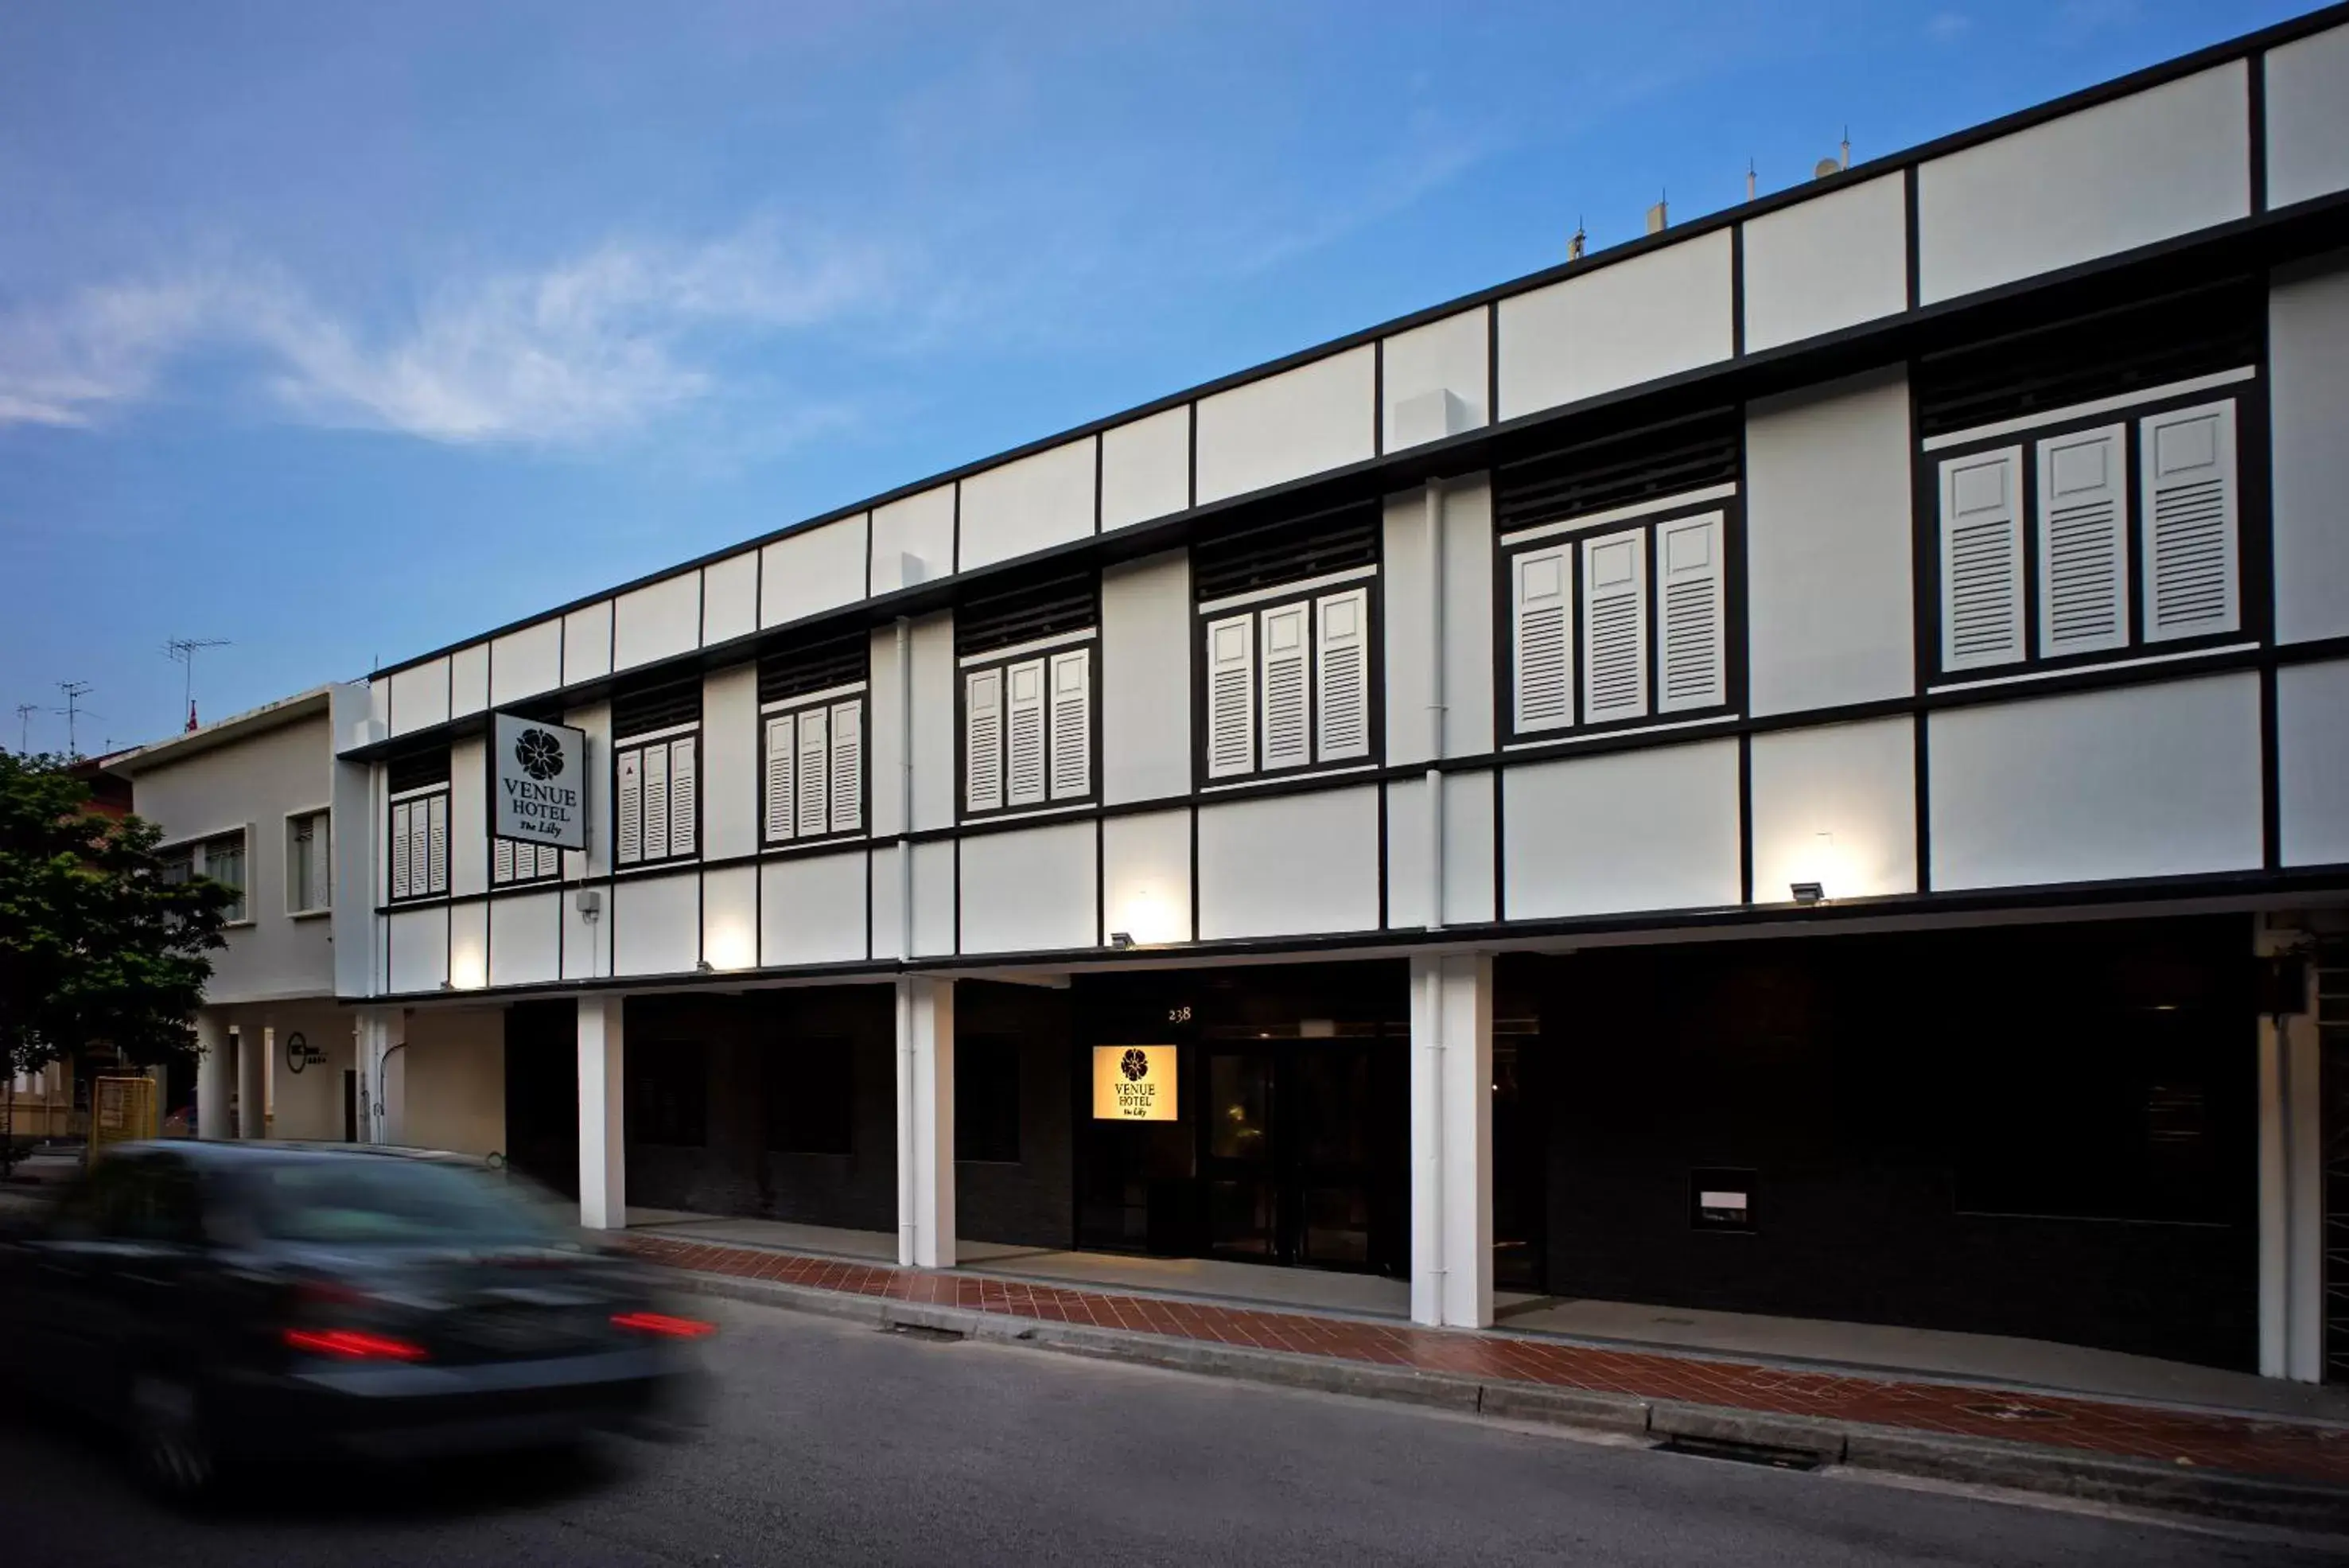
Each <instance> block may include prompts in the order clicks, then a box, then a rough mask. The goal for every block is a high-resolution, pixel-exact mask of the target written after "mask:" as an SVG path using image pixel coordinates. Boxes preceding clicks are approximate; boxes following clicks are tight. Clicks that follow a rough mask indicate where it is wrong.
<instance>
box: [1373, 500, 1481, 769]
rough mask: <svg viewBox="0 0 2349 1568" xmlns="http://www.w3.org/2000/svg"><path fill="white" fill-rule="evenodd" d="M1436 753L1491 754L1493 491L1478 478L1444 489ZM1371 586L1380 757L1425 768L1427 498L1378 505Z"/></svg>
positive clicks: (1430, 668)
mask: <svg viewBox="0 0 2349 1568" xmlns="http://www.w3.org/2000/svg"><path fill="white" fill-rule="evenodd" d="M1443 507H1444V692H1443V698H1442V701H1443V703H1444V711H1443V712H1442V713H1441V714H1440V715H1438V719H1439V721H1440V722H1441V723H1442V724H1443V726H1444V732H1443V737H1442V745H1443V748H1444V749H1443V754H1444V755H1445V756H1447V757H1460V756H1469V755H1473V754H1475V753H1479V752H1489V751H1491V750H1492V749H1493V490H1492V486H1491V484H1490V483H1488V482H1487V481H1486V479H1485V475H1483V474H1481V473H1479V474H1475V475H1473V476H1471V477H1469V478H1465V479H1460V480H1454V481H1453V482H1451V483H1447V484H1446V485H1445V486H1444V499H1443ZM1381 550H1382V553H1383V558H1384V563H1385V574H1384V576H1382V577H1381V579H1380V583H1379V587H1380V590H1381V596H1382V599H1381V605H1382V615H1383V618H1384V620H1385V637H1386V647H1385V672H1386V754H1387V760H1388V761H1389V762H1392V763H1419V762H1425V761H1426V760H1427V756H1428V703H1429V702H1430V701H1434V696H1433V693H1432V691H1430V685H1431V680H1430V677H1431V676H1432V674H1433V670H1434V664H1433V659H1430V657H1429V654H1428V634H1429V632H1430V631H1431V630H1432V629H1433V623H1432V622H1431V621H1430V619H1429V612H1430V609H1431V605H1430V601H1429V593H1428V589H1429V586H1430V584H1431V582H1432V581H1433V579H1432V577H1431V576H1430V574H1429V572H1428V569H1427V493H1426V492H1425V491H1424V490H1406V491H1403V492H1401V493H1398V494H1394V495H1390V496H1388V497H1387V500H1386V517H1385V530H1384V539H1383V542H1382V545H1381Z"/></svg>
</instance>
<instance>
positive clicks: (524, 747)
mask: <svg viewBox="0 0 2349 1568" xmlns="http://www.w3.org/2000/svg"><path fill="white" fill-rule="evenodd" d="M514 761H516V762H518V763H521V764H522V771H523V772H524V773H526V774H529V775H530V776H531V777H533V778H534V779H537V780H539V781H540V782H541V783H543V782H545V781H546V780H548V779H551V778H553V777H554V775H555V774H559V773H561V772H562V771H563V742H561V741H558V740H556V739H555V738H554V736H553V735H550V734H548V733H547V732H545V731H543V730H524V731H523V732H522V733H521V734H519V735H516V736H515V737H514Z"/></svg>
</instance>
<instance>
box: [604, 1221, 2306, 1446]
mask: <svg viewBox="0 0 2349 1568" xmlns="http://www.w3.org/2000/svg"><path fill="white" fill-rule="evenodd" d="M629 1245H630V1246H632V1247H633V1248H634V1249H635V1250H636V1251H637V1252H639V1253H640V1254H642V1255H643V1256H644V1257H646V1258H647V1259H650V1260H652V1261H653V1262H660V1263H666V1264H668V1265H670V1266H672V1267H675V1268H680V1269H690V1270H694V1271H697V1272H702V1273H712V1274H728V1275H732V1276H735V1277H738V1278H743V1279H756V1280H772V1281H775V1282H779V1283H782V1284H791V1285H802V1286H807V1287H811V1288H813V1289H816V1290H827V1291H841V1292H844V1293H851V1294H856V1295H866V1296H885V1297H888V1298H890V1299H893V1300H896V1301H906V1302H920V1303H927V1304H931V1305H937V1306H951V1307H960V1308H964V1309H966V1310H968V1311H974V1312H984V1313H999V1314H1003V1315H1005V1316H1008V1317H1022V1318H1034V1319H1039V1320H1042V1321H1046V1322H1051V1323H1074V1324H1091V1325H1092V1326H1094V1327H1098V1328H1109V1329H1123V1330H1126V1331H1128V1332H1131V1333H1134V1334H1164V1335H1167V1336H1169V1337H1171V1338H1176V1339H1193V1340H1208V1341H1213V1342H1216V1343H1218V1344H1223V1345H1248V1346H1254V1347H1256V1348H1257V1349H1261V1350H1279V1351H1288V1352H1289V1353H1291V1354H1293V1355H1326V1356H1332V1357H1336V1358H1339V1359H1341V1360H1350V1361H1362V1362H1372V1363H1376V1364H1379V1365H1381V1366H1402V1367H1412V1368H1415V1369H1417V1370H1420V1371H1423V1372H1440V1373H1446V1374H1450V1375H1453V1376H1464V1377H1475V1378H1480V1379H1484V1380H1486V1381H1491V1382H1506V1381H1515V1382H1520V1383H1530V1384H1540V1385H1546V1386H1550V1387H1556V1388H1580V1389H1594V1390H1599V1391H1603V1392H1606V1393H1611V1394H1628V1395H1631V1396H1633V1397H1638V1398H1641V1399H1648V1400H1658V1399H1676V1400H1682V1401H1686V1402H1688V1403H1690V1404H1695V1405H1713V1406H1725V1407H1731V1408H1734V1409H1740V1410H1757V1411H1768V1412H1771V1413H1773V1414H1776V1415H1789V1416H1812V1417H1823V1418H1826V1419H1828V1420H1840V1421H1858V1422H1867V1423H1869V1424H1871V1425H1875V1426H1881V1427H1899V1428H1908V1429H1910V1430H1914V1431H1925V1432H1939V1433H1945V1434H1951V1435H1954V1436H1959V1437H1970V1438H2005V1439H2008V1440H2011V1441H2012V1440H2022V1441H2026V1442H2033V1443H2044V1444H2051V1445H2054V1446H2057V1447H2062V1448H2069V1449H2086V1450H2089V1451H2091V1452H2095V1453H2099V1454H2110V1455H2117V1456H2120V1457H2123V1458H2127V1459H2150V1460H2153V1461H2154V1462H2156V1463H2159V1464H2174V1465H2178V1466H2182V1467H2183V1466H2191V1467H2202V1468H2207V1469H2215V1470H2227V1471H2233V1472H2235V1473H2238V1474H2244V1475H2255V1476H2264V1477H2270V1478H2283V1479H2289V1480H2301V1481H2318V1482H2332V1483H2337V1484H2344V1485H2349V1430H2344V1429H2342V1428H2331V1427H2323V1426H2319V1425H2315V1424H2313V1423H2306V1422H2298V1421H2288V1420H2261V1419H2256V1418H2251V1417H2232V1416H2220V1415H2212V1414H2207V1413H2204V1412H2200V1411H2193V1410H2180V1409H2171V1408H2164V1407H2155V1406H2143V1405H2122V1404H2113V1403H2108V1402H2106V1401H2103V1400H2097V1399H2084V1398H2070V1397H2061V1396H2054V1395H2040V1394H2030V1395H2018V1394H2016V1393H2013V1391H2011V1390H2006V1389H1998V1388H1979V1387H1967V1386H1962V1385H1954V1384H1948V1383H1909V1382H1902V1381H1899V1380H1898V1379H1893V1378H1879V1377H1869V1376H1846V1375H1839V1374H1836V1373H1828V1372H1803V1371H1795V1370H1790V1369H1787V1368H1784V1367H1775V1366H1753V1365H1747V1364H1743V1363H1738V1362H1733V1361H1705V1360H1699V1359H1696V1358H1694V1357H1690V1356H1682V1355H1656V1354H1651V1353H1646V1352H1640V1351H1630V1350H1608V1349H1601V1348H1599V1347H1596V1346H1591V1345H1568V1344H1563V1343H1558V1342H1555V1341H1550V1340H1541V1339H1521V1338H1514V1337H1510V1336H1508V1335H1505V1334H1471V1333H1464V1332H1460V1331H1456V1330H1440V1329H1423V1328H1411V1327H1407V1326H1403V1325H1401V1324H1394V1325H1390V1324H1380V1323H1367V1322H1361V1321H1356V1320H1352V1319H1347V1318H1330V1317H1314V1316H1311V1315H1309V1314H1304V1313H1291V1312H1278V1311H1268V1310H1263V1309H1258V1308H1249V1307H1226V1306H1215V1305H1209V1304H1205V1303H1196V1302H1185V1301H1171V1300H1166V1299H1164V1298H1162V1297H1155V1296H1135V1295H1118V1294H1112V1293H1106V1292H1102V1291H1081V1290H1071V1289H1068V1288H1066V1287H1064V1286H1060V1285H1046V1284H1029V1283H1025V1282H1020V1281H1017V1280H998V1279H988V1278H984V1277H981V1276H979V1275H975V1274H961V1273H929V1272H917V1271H915V1270H910V1269H894V1268H885V1267H881V1266H878V1265H875V1264H871V1263H854V1262H843V1261H841V1260H839V1259H833V1258H812V1257H804V1256H801V1255H799V1254H796V1253H790V1252H773V1251H762V1250H760V1249H755V1248H750V1247H725V1246H709V1245H707V1244H705V1243H700V1242H691V1241H674V1240H671V1239H669V1238H667V1237H658V1236H636V1237H631V1238H629Z"/></svg>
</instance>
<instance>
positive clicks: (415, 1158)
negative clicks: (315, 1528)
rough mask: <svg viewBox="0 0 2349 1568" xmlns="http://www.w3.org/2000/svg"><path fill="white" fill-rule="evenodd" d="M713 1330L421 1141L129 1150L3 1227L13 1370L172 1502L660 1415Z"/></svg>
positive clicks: (689, 1375) (675, 1403) (497, 1183)
mask: <svg viewBox="0 0 2349 1568" xmlns="http://www.w3.org/2000/svg"><path fill="white" fill-rule="evenodd" d="M710 1330H711V1325H710V1324H707V1323H705V1322H701V1321H699V1320H698V1319H696V1318H693V1317H690V1316H687V1315H684V1314H680V1313H678V1312H677V1311H676V1310H674V1309H673V1307H672V1305H671V1303H668V1302H667V1301H666V1300H665V1299H664V1297H663V1296H662V1294H661V1293H660V1292H659V1291H658V1289H657V1287H656V1285H655V1284H654V1282H653V1279H652V1276H651V1274H650V1272H649V1271H648V1270H647V1268H646V1267H645V1266H644V1265H642V1264H640V1263H636V1262H633V1261H631V1260H629V1259H627V1258H626V1257H625V1256H622V1255H618V1254H616V1253H615V1252H612V1251H606V1250H605V1249H603V1248H602V1247H600V1246H598V1245H596V1244H595V1243H594V1242H592V1241H589V1240H588V1239H587V1238H586V1236H585V1232H582V1231H578V1230H576V1229H574V1227H572V1226H571V1225H569V1224H568V1223H566V1222H565V1217H564V1214H563V1212H562V1211H561V1210H558V1209H557V1208H555V1207H554V1202H553V1200H552V1199H548V1198H546V1197H545V1196H544V1195H543V1193H541V1192H540V1191H539V1189H534V1188H532V1187H530V1186H529V1184H528V1183H526V1182H525V1181H524V1180H523V1179H521V1178H519V1177H517V1176H513V1175H512V1174H510V1173H507V1172H503V1171H501V1170H496V1169H492V1168H487V1167H484V1166H482V1165H481V1164H479V1163H476V1162H473V1161H470V1160H465V1159H462V1158H459V1157H455V1156H446V1155H434V1154H430V1153H427V1152H423V1151H416V1150H389V1149H381V1148H372V1147H365V1146H353V1145H345V1144H337V1145H300V1144H271V1143H235V1142H228V1143H204V1142H189V1141H185V1140H180V1139H174V1140H172V1141H171V1142H168V1143H163V1142H155V1143H140V1144H125V1145H121V1146H119V1147H116V1148H115V1149H113V1150H110V1151H109V1152H108V1153H107V1154H106V1155H105V1156H104V1157H103V1158H100V1159H99V1160H98V1163H97V1165H96V1166H95V1168H93V1169H92V1170H91V1171H90V1172H89V1173H88V1176H86V1177H85V1178H83V1179H81V1180H80V1181H79V1182H78V1184H76V1185H75V1186H73V1187H72V1188H70V1189H68V1190H67V1191H66V1192H65V1194H64V1195H63V1196H62V1197H61V1198H60V1199H58V1201H57V1204H56V1206H55V1208H54V1210H52V1211H51V1212H50V1213H48V1214H47V1216H45V1217H43V1218H41V1219H39V1220H35V1221H33V1222H32V1223H31V1224H30V1225H29V1227H27V1226H24V1225H21V1224H20V1225H19V1226H18V1227H17V1228H16V1229H15V1230H13V1231H9V1232H6V1233H0V1372H5V1373H6V1374H9V1375H13V1376H14V1377H16V1378H17V1379H21V1380H22V1383H23V1385H24V1386H26V1388H27V1390H28V1391H30V1392H34V1393H36V1394H40V1395H46V1396H47V1397H50V1398H52V1399H55V1400H57V1401H59V1402H62V1403H65V1404H67V1405H69V1406H73V1407H79V1408H81V1409H83V1410H85V1411H88V1412H89V1413H92V1414H95V1415H96V1416H98V1417H100V1418H101V1419H103V1420H105V1421H107V1422H109V1423H111V1424H114V1425H116V1426H118V1427H119V1428H120V1429H121V1430H122V1431H123V1432H124V1433H125V1434H126V1435H127V1436H128V1437H129V1439H130V1443H131V1452H132V1454H133V1456H134V1457H135V1458H136V1459H137V1460H138V1462H139V1464H140V1468H141V1469H143V1470H144V1472H145V1473H146V1475H147V1477H148V1479H149V1480H150V1481H152V1482H153V1483H154V1484H156V1485H157V1486H158V1487H160V1489H161V1490H164V1491H166V1492H167V1493H170V1494H172V1495H175V1496H179V1497H182V1498H193V1497H195V1496H197V1495H200V1494H202V1493H203V1492H205V1491H206V1490H210V1489H211V1488H212V1486H213V1485H214V1484H215V1482H216V1480H218V1479H219V1478H220V1477H221V1476H222V1474H223V1473H224V1472H226V1471H230V1470H233V1469H237V1468H240V1467H241V1466H243V1465H245V1464H249V1463H251V1462H252V1461H255V1460H262V1459H274V1458H283V1457H290V1456H294V1455H304V1456H309V1455H315V1454H316V1453H318V1452H320V1451H321V1450H327V1449H332V1450H341V1451H344V1452H349V1453H356V1454H360V1455H365V1456H368V1457H373V1458H379V1459H404V1458H424V1457H429V1456H434V1455H440V1454H447V1453H455V1452H478V1451H481V1450H483V1449H515V1448H527V1447H539V1446H552V1445H558V1444H567V1443H571V1442H575V1441H577V1440H579V1439H581V1438H584V1437H585V1436H588V1435H590V1434H592V1433H595V1432H598V1431H604V1430H610V1429H615V1428H639V1429H653V1430H659V1429H664V1428H673V1427H674V1425H675V1424H676V1423H677V1422H678V1421H679V1420H681V1419H682V1418H683V1417H685V1416H686V1415H687V1413H688V1409H689V1405H690V1400H691V1398H692V1397H693V1395H694V1393H695V1391H696V1388H697V1386H698V1381H699V1378H698V1353H697V1351H696V1348H695V1345H694V1342H695V1341H696V1340H698V1339H699V1338H701V1337H702V1336H704V1335H706V1334H709V1332H710Z"/></svg>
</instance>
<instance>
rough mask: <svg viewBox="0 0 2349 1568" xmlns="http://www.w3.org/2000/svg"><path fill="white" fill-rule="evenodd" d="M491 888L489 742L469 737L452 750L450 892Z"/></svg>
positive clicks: (450, 770) (475, 891)
mask: <svg viewBox="0 0 2349 1568" xmlns="http://www.w3.org/2000/svg"><path fill="white" fill-rule="evenodd" d="M489 885H490V758H489V742H488V740H487V738H486V737H484V736H481V735H472V736H469V737H467V738H466V739H464V740H461V741H458V742H454V743H453V744H451V745H450V748H449V891H450V892H451V893H454V894H457V895H458V896H459V897H460V898H461V897H462V896H464V895H465V894H468V893H479V892H481V891H482V890H483V889H484V888H488V887H489Z"/></svg>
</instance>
